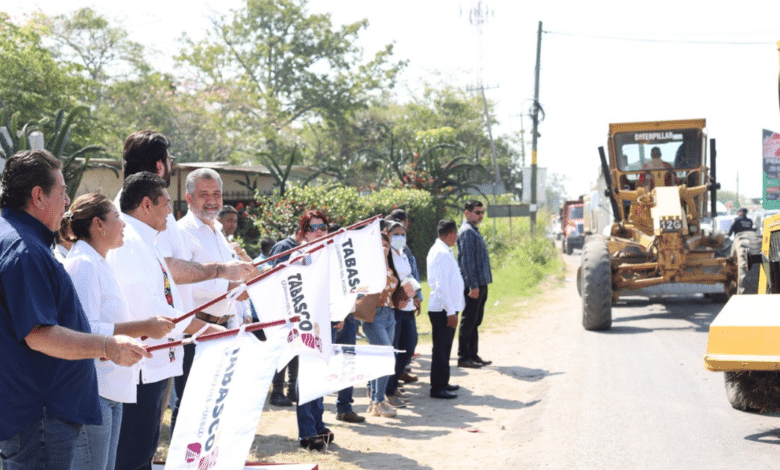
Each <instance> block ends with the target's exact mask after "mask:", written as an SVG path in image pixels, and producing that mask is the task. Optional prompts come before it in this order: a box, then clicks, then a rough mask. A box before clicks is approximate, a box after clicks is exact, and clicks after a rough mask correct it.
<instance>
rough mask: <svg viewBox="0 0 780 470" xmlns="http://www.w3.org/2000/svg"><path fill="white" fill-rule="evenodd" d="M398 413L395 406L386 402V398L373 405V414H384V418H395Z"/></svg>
mask: <svg viewBox="0 0 780 470" xmlns="http://www.w3.org/2000/svg"><path fill="white" fill-rule="evenodd" d="M397 414H398V412H397V411H395V408H393V407H392V406H390V404H389V403H387V400H383V401H382V402H380V403H377V404H376V405H374V416H384V417H385V418H395V416H396V415H397Z"/></svg>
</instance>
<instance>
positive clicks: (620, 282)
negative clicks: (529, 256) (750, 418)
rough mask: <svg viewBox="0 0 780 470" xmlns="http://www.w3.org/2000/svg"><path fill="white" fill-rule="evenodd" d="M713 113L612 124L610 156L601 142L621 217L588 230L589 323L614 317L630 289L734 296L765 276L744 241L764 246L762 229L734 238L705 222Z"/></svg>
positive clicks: (607, 323) (713, 184)
mask: <svg viewBox="0 0 780 470" xmlns="http://www.w3.org/2000/svg"><path fill="white" fill-rule="evenodd" d="M707 143H708V142H707V136H706V121H705V120H704V119H690V120H676V121H657V122H635V123H623V124H610V125H609V138H608V145H607V147H608V150H609V159H608V160H607V156H606V155H605V152H604V148H603V147H599V154H600V157H601V166H602V174H603V176H604V179H605V181H606V186H607V189H606V191H605V193H606V196H608V197H609V199H610V203H611V206H612V212H613V216H614V222H613V224H612V226H611V229H610V231H609V236H603V235H600V234H595V235H591V236H589V237H588V238H587V240H586V242H585V245H584V247H583V251H582V264H581V266H580V268H579V270H578V272H577V282H578V287H579V291H580V295H581V296H582V324H583V326H584V327H585V329H587V330H605V329H609V328H610V327H611V325H612V305H613V303H615V302H616V301H617V300H618V298H619V297H620V296H621V295H651V296H652V295H666V294H690V293H703V294H706V295H710V296H713V297H715V298H719V299H721V300H727V299H728V298H729V296H731V295H732V294H735V293H737V292H738V291H741V290H743V289H745V286H746V284H747V283H749V282H751V279H753V281H752V282H753V283H756V282H757V280H755V274H753V275H752V277H751V275H750V273H749V268H750V266H749V264H748V263H747V261H746V260H745V261H742V262H741V261H740V259H739V257H738V256H737V253H739V252H740V250H742V251H744V250H748V251H750V252H754V253H755V252H758V250H759V246H760V240H759V238H758V235H757V234H755V233H754V232H750V233H748V232H743V233H741V234H739V235H738V237H737V238H736V239H735V241H734V242H733V243H731V241H730V240H729V239H727V238H726V237H725V236H724V235H723V234H721V233H712V231H707V230H703V229H702V217H703V216H704V215H706V213H707V202H708V201H709V202H710V210H711V213H713V214H714V213H715V195H716V191H717V189H718V187H719V185H718V183H717V181H716V178H715V177H716V174H715V168H716V165H715V161H716V160H715V141H714V139H713V140H711V141H710V142H709V144H710V167H709V168H708V167H707V164H706V163H707V148H708V146H707Z"/></svg>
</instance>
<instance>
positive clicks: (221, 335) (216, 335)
mask: <svg viewBox="0 0 780 470" xmlns="http://www.w3.org/2000/svg"><path fill="white" fill-rule="evenodd" d="M300 319H301V317H299V316H297V315H296V316H294V317H291V318H289V319H285V320H276V321H272V322H268V323H252V324H250V325H246V327H244V328H243V330H244V331H257V330H262V329H264V328H270V327H272V326H279V325H284V324H285V323H287V321H288V320H289V321H291V322H297V321H300ZM241 330H242V328H240V327H239V328H233V329H232V330H225V331H218V332H216V333H209V334H207V335H203V336H198V338H197V342H198V343H200V342H203V341H211V340H214V339H221V338H227V337H228V336H234V335H237V334H238V333H239V332H240V331H241ZM188 342H191V340H181V339H180V340H178V341H173V342H170V343H163V344H157V345H154V346H146V350H147V351H149V352H153V351H157V350H160V349H167V348H173V347H176V346H180V345H182V344H184V343H188Z"/></svg>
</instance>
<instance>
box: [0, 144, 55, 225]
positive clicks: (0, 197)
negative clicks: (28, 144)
mask: <svg viewBox="0 0 780 470" xmlns="http://www.w3.org/2000/svg"><path fill="white" fill-rule="evenodd" d="M60 169H62V163H60V161H59V160H57V159H56V158H55V157H54V155H52V154H51V152H49V151H48V150H27V151H24V152H19V153H17V154H16V155H14V156H12V157H11V158H9V159H8V160H7V161H6V162H5V169H4V170H3V182H2V190H1V191H2V192H0V207H11V208H13V209H19V210H22V209H24V208H25V206H27V203H28V202H30V198H31V197H32V190H33V188H35V187H36V186H40V187H41V189H43V192H44V193H45V194H46V195H48V194H49V192H51V190H52V188H53V187H54V184H55V183H56V182H57V178H56V177H55V176H54V172H55V171H57V170H60Z"/></svg>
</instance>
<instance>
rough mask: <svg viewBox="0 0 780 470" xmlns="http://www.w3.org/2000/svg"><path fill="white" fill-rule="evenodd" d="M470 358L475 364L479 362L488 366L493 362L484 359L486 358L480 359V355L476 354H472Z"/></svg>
mask: <svg viewBox="0 0 780 470" xmlns="http://www.w3.org/2000/svg"><path fill="white" fill-rule="evenodd" d="M471 360H472V361H474V362H476V363H477V364H481V365H483V366H489V365H490V364H492V363H493V361H486V360H484V359H482V358H481V357H479V356H477V355H476V354H475V355H474V357H472V358H471Z"/></svg>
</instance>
